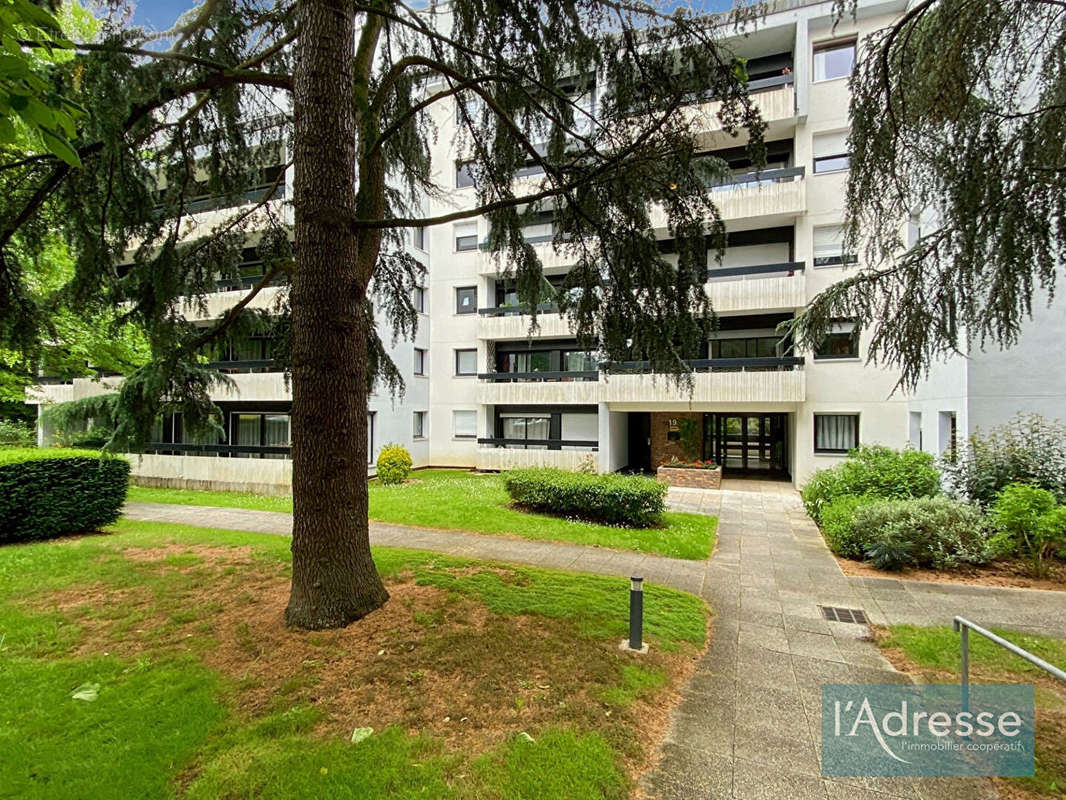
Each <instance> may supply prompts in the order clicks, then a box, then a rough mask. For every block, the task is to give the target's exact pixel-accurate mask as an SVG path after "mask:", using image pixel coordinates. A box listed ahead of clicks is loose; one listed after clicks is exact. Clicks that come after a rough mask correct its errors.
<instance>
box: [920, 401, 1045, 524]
mask: <svg viewBox="0 0 1066 800" xmlns="http://www.w3.org/2000/svg"><path fill="white" fill-rule="evenodd" d="M940 469H941V471H942V472H943V473H944V486H945V489H947V490H948V491H950V492H951V493H952V494H954V495H957V496H959V497H961V498H964V499H966V500H969V501H970V502H971V503H977V504H979V505H981V506H982V507H988V506H990V505H992V503H993V502H995V500H996V497H997V495H998V494H999V493H1000V492H1001V491H1002V490H1003V489H1004V488H1005V487H1007V486H1008V485H1010V484H1012V483H1028V484H1031V485H1033V486H1036V487H1038V488H1040V489H1046V490H1047V491H1049V492H1051V493H1052V494H1054V495H1055V497H1056V498H1058V501H1059V502H1060V503H1066V425H1063V424H1061V423H1059V422H1051V421H1049V420H1047V419H1045V418H1044V417H1042V416H1040V415H1039V414H1019V415H1018V416H1017V417H1015V418H1014V419H1012V420H1011V421H1010V422H1008V423H1007V424H1005V425H1001V426H999V427H996V428H992V429H991V430H990V431H989V432H988V433H987V434H984V435H982V434H977V433H975V434H974V435H973V436H971V437H970V439H969V441H968V442H967V444H966V445H965V446H964V447H960V448H959V452H958V453H957V454H956V456H955V460H954V461H950V460H944V461H943V462H942V463H941V464H940Z"/></svg>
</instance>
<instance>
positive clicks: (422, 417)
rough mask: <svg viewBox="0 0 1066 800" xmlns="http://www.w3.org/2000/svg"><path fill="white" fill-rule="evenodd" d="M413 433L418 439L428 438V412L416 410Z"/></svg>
mask: <svg viewBox="0 0 1066 800" xmlns="http://www.w3.org/2000/svg"><path fill="white" fill-rule="evenodd" d="M413 435H414V437H415V438H416V439H425V438H426V412H425V411H416V412H415V414H414V430H413Z"/></svg>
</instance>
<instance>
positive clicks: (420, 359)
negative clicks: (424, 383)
mask: <svg viewBox="0 0 1066 800" xmlns="http://www.w3.org/2000/svg"><path fill="white" fill-rule="evenodd" d="M428 357H429V350H427V349H426V348H425V347H416V348H415V361H414V367H413V372H414V374H415V375H417V376H418V377H420V378H422V377H425V375H426V360H427V358H428Z"/></svg>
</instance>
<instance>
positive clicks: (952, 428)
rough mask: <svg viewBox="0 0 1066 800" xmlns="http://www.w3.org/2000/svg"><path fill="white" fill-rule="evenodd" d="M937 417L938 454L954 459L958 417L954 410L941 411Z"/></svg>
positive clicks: (949, 459)
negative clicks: (938, 434) (938, 433)
mask: <svg viewBox="0 0 1066 800" xmlns="http://www.w3.org/2000/svg"><path fill="white" fill-rule="evenodd" d="M939 417H940V419H939V423H940V424H939V428H940V455H942V456H944V458H946V459H947V460H948V461H954V460H955V453H956V449H955V448H956V447H957V445H958V436H959V429H958V418H957V417H956V416H955V412H954V411H941V412H940V415H939Z"/></svg>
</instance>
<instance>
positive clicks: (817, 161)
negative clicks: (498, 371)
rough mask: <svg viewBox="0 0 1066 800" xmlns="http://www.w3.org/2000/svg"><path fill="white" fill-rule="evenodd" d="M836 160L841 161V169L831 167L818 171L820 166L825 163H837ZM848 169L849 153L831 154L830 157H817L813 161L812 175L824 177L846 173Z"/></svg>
mask: <svg viewBox="0 0 1066 800" xmlns="http://www.w3.org/2000/svg"><path fill="white" fill-rule="evenodd" d="M838 160H843V162H844V166H842V167H839V166H831V167H826V168H822V169H819V167H820V166H821V165H823V164H825V163H826V162H832V161H838ZM849 169H851V153H833V154H832V155H828V156H818V157H817V158H815V159H814V174H815V175H826V174H829V173H831V172H847V171H848V170H849Z"/></svg>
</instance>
